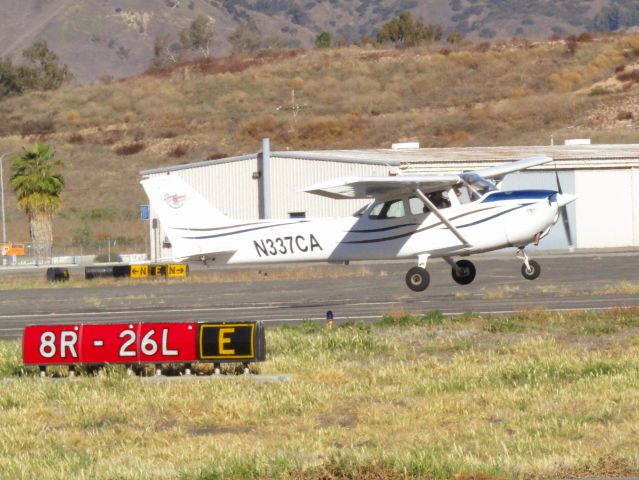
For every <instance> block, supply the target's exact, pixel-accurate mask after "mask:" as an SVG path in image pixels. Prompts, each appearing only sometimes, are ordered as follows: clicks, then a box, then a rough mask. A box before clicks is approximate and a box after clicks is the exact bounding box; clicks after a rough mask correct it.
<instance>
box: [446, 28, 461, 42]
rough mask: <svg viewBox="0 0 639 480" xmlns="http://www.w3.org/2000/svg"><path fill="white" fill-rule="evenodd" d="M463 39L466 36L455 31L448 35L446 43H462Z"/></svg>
mask: <svg viewBox="0 0 639 480" xmlns="http://www.w3.org/2000/svg"><path fill="white" fill-rule="evenodd" d="M462 38H464V36H463V35H462V34H461V32H458V31H456V30H453V31H452V32H449V33H448V35H446V43H450V44H451V45H452V44H455V43H459V42H461V41H462Z"/></svg>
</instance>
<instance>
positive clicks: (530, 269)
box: [516, 247, 541, 280]
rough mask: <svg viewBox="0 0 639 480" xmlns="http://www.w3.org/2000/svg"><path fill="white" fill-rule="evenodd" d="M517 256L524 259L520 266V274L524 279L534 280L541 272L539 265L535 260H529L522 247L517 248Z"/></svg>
mask: <svg viewBox="0 0 639 480" xmlns="http://www.w3.org/2000/svg"><path fill="white" fill-rule="evenodd" d="M516 255H517V258H520V259H522V260H523V261H524V264H523V265H522V266H521V274H522V275H523V276H524V278H525V279H526V280H534V279H535V278H537V277H538V276H539V274H540V273H541V266H540V265H539V263H537V262H536V261H535V260H530V259H529V258H528V255H526V252H525V251H524V248H523V247H521V248H520V249H519V250H517V254H516Z"/></svg>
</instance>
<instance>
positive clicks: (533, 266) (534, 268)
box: [521, 260, 541, 280]
mask: <svg viewBox="0 0 639 480" xmlns="http://www.w3.org/2000/svg"><path fill="white" fill-rule="evenodd" d="M528 265H530V268H528V267H526V264H525V263H524V264H523V265H522V266H521V274H522V275H523V276H524V278H525V279H527V280H534V279H535V278H537V277H538V276H539V274H540V273H541V266H540V265H539V263H537V262H536V261H535V260H528Z"/></svg>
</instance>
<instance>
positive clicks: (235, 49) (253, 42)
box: [229, 19, 263, 54]
mask: <svg viewBox="0 0 639 480" xmlns="http://www.w3.org/2000/svg"><path fill="white" fill-rule="evenodd" d="M229 43H230V44H231V47H232V50H231V51H232V53H233V54H237V53H242V52H255V51H257V50H259V49H260V48H262V46H263V41H262V34H261V33H260V30H259V28H257V25H256V24H255V21H254V20H253V19H249V21H248V22H246V23H240V24H239V25H238V27H237V28H236V29H235V30H233V33H231V35H229Z"/></svg>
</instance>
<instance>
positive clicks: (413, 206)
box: [408, 197, 428, 215]
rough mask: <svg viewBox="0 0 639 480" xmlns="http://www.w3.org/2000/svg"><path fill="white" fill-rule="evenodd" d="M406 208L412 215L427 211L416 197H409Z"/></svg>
mask: <svg viewBox="0 0 639 480" xmlns="http://www.w3.org/2000/svg"><path fill="white" fill-rule="evenodd" d="M408 206H409V208H410V213H411V214H412V215H421V214H422V213H424V212H427V211H428V209H427V208H425V206H424V202H422V201H421V199H419V198H417V197H410V198H409V199H408Z"/></svg>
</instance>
